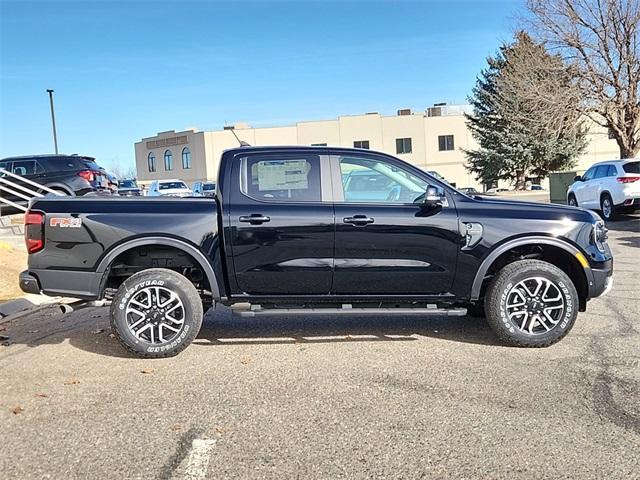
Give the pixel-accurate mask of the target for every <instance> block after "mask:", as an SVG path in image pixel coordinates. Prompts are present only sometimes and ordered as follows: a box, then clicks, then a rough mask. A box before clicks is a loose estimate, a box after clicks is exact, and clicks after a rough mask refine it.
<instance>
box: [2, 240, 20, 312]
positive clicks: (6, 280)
mask: <svg viewBox="0 0 640 480" xmlns="http://www.w3.org/2000/svg"><path fill="white" fill-rule="evenodd" d="M26 268H27V252H26V251H24V250H20V249H17V248H11V247H9V246H6V247H5V246H4V245H3V244H1V243H0V270H1V274H0V303H2V302H5V301H7V300H11V299H13V298H18V297H21V296H22V295H24V292H23V291H22V290H20V286H19V285H18V281H17V278H18V274H19V273H20V272H21V271H23V270H26Z"/></svg>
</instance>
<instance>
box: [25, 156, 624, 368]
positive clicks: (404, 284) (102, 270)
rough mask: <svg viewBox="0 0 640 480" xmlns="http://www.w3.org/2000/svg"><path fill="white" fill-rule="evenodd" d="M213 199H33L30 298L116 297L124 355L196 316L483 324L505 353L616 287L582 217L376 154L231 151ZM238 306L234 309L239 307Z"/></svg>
mask: <svg viewBox="0 0 640 480" xmlns="http://www.w3.org/2000/svg"><path fill="white" fill-rule="evenodd" d="M217 185H218V188H217V189H216V194H215V198H206V197H205V198H162V197H158V198H43V199H37V200H35V201H33V203H32V204H31V208H30V211H29V213H28V214H27V215H26V218H25V224H26V229H25V230H26V232H25V236H26V243H27V248H28V250H29V265H28V267H29V268H28V270H26V271H25V272H23V273H22V275H21V278H20V285H21V287H22V289H23V290H24V291H25V292H31V293H40V292H44V293H45V294H49V295H64V296H70V297H78V298H83V299H105V298H106V299H108V300H111V322H112V327H113V329H114V331H115V334H116V335H117V337H118V338H119V340H120V341H121V343H122V344H123V345H124V347H126V348H127V349H129V350H130V351H132V352H133V353H135V354H137V355H140V356H145V357H166V356H171V355H175V354H177V353H178V352H180V351H181V350H183V349H184V348H185V347H186V346H187V345H189V343H190V342H191V341H192V340H193V339H194V338H195V337H196V335H197V334H198V331H199V329H200V326H201V324H202V317H203V308H208V307H210V306H212V305H216V304H223V305H232V304H235V307H234V310H235V311H236V312H237V313H239V314H242V315H247V316H259V315H263V314H271V315H274V314H284V313H300V314H302V315H311V314H318V313H320V314H347V315H350V314H353V313H355V312H366V313H370V314H379V315H391V314H409V313H415V314H420V315H425V316H427V315H449V316H453V315H466V314H467V313H470V314H472V315H475V316H479V317H481V316H486V319H487V321H488V322H489V324H490V325H491V327H492V328H493V329H494V330H495V332H496V334H497V335H498V336H499V337H500V338H501V339H502V340H503V341H504V342H506V343H507V344H510V345H515V346H523V347H544V346H548V345H551V344H553V343H555V342H557V341H558V340H560V339H561V338H562V337H564V336H565V335H566V334H567V333H568V331H569V330H570V329H571V327H572V326H573V324H574V322H575V320H576V317H577V314H578V311H584V310H585V308H586V305H587V301H588V300H589V299H591V298H593V297H597V296H599V295H602V294H603V293H605V292H606V291H608V290H609V289H610V287H611V285H612V271H613V259H612V255H611V251H610V250H609V246H608V245H607V241H606V239H607V230H606V228H605V226H604V223H603V222H602V221H601V220H600V218H599V217H598V216H597V215H596V214H594V213H591V212H589V211H587V210H583V209H579V208H574V207H564V206H558V205H544V204H538V203H525V202H516V201H505V200H500V199H488V198H482V197H478V196H473V197H471V196H467V195H465V194H463V193H461V192H459V191H457V190H455V189H454V188H453V187H451V186H450V185H448V184H446V183H444V182H442V181H440V180H438V179H436V178H433V177H431V176H430V175H429V174H427V173H426V172H424V171H422V170H421V169H419V168H417V167H415V166H413V165H409V164H407V163H405V162H402V161H401V160H398V159H397V158H394V157H392V156H389V155H387V154H384V153H376V152H373V151H368V150H356V149H347V148H327V147H239V148H236V149H232V150H228V151H226V152H224V153H223V155H222V158H221V160H220V170H219V178H218V183H217ZM239 307H240V308H239Z"/></svg>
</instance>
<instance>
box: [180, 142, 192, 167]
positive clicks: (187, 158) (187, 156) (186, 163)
mask: <svg viewBox="0 0 640 480" xmlns="http://www.w3.org/2000/svg"><path fill="white" fill-rule="evenodd" d="M182 168H183V169H184V170H188V169H190V168H191V150H189V148H188V147H184V148H183V149H182Z"/></svg>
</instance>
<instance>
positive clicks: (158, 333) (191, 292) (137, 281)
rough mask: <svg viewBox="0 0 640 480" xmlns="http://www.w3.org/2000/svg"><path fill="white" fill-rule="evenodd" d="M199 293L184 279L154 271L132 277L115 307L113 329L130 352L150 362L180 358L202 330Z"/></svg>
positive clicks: (121, 287) (112, 315)
mask: <svg viewBox="0 0 640 480" xmlns="http://www.w3.org/2000/svg"><path fill="white" fill-rule="evenodd" d="M202 315H203V312H202V302H201V299H200V295H199V294H198V291H197V290H196V288H195V287H194V286H193V284H192V283H191V282H190V281H189V280H188V279H187V278H186V277H184V276H183V275H180V274H179V273H177V272H174V271H173V270H168V269H164V268H150V269H148V270H144V271H142V272H138V273H136V274H134V275H132V276H131V277H129V278H128V279H127V280H125V282H124V283H123V284H122V285H121V286H120V288H118V291H117V292H116V294H115V296H114V298H113V302H112V303H111V327H112V328H113V330H114V333H115V335H116V337H117V338H118V340H119V341H120V343H121V344H122V345H123V346H124V347H125V348H126V349H127V350H129V351H130V352H132V353H133V354H135V355H137V356H139V357H146V358H161V357H171V356H174V355H177V354H178V353H180V352H181V351H182V350H184V349H185V348H187V346H189V344H190V343H191V342H192V341H193V340H194V339H195V338H196V335H198V332H199V331H200V327H201V326H202Z"/></svg>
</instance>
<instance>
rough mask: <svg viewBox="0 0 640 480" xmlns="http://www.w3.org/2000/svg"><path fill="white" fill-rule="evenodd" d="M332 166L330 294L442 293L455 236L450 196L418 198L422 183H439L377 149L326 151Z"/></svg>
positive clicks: (449, 277) (451, 271) (452, 263)
mask: <svg viewBox="0 0 640 480" xmlns="http://www.w3.org/2000/svg"><path fill="white" fill-rule="evenodd" d="M331 167H332V170H333V171H334V172H337V174H336V173H334V175H333V179H334V197H335V216H336V254H335V270H334V280H333V293H335V294H344V295H348V294H354V295H356V294H361V295H421V294H422V295H437V294H441V293H446V292H448V291H449V289H450V288H451V286H452V284H453V280H454V275H455V269H456V262H457V253H458V246H459V240H460V234H459V229H458V218H457V213H456V209H455V206H454V204H453V199H452V198H451V197H450V196H449V195H448V194H447V201H446V202H445V204H444V205H443V206H440V207H426V206H425V205H424V203H422V202H421V200H420V199H421V198H423V197H424V194H425V191H426V188H427V186H428V185H433V186H439V188H440V189H442V185H440V184H439V183H438V181H436V180H434V179H432V178H431V177H429V176H428V175H427V174H426V173H424V172H420V171H418V170H417V169H412V168H411V167H409V166H407V165H406V164H404V163H403V162H400V161H398V160H396V159H394V158H392V157H387V156H384V155H379V154H375V153H371V154H368V153H351V152H347V153H344V154H339V155H337V154H336V155H332V156H331ZM336 187H337V188H336ZM443 191H444V189H443Z"/></svg>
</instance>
